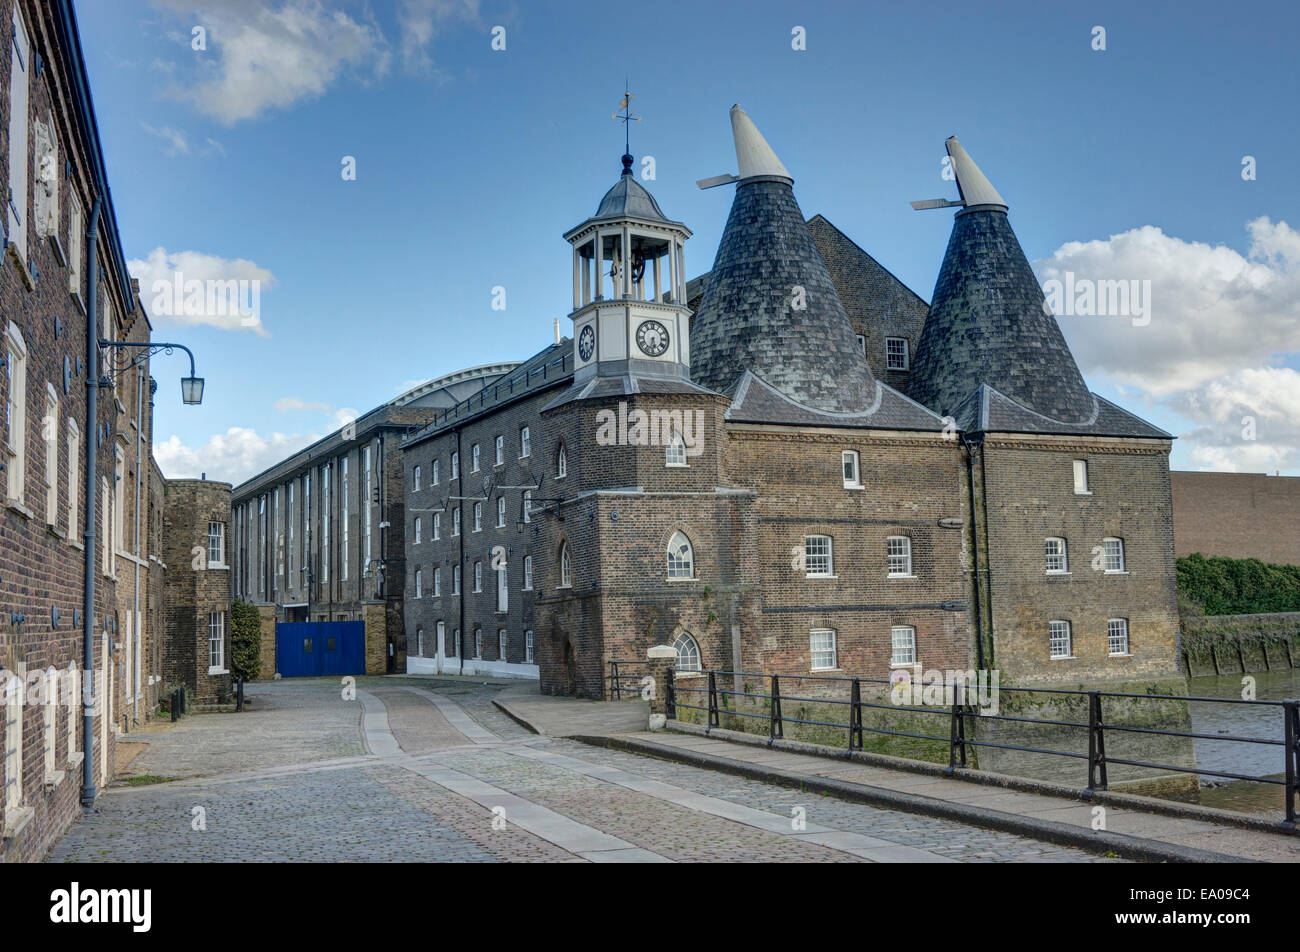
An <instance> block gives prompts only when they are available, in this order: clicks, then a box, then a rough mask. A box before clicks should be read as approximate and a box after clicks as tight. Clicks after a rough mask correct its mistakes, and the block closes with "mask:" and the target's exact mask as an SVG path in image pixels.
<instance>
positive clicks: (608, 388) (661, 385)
mask: <svg viewBox="0 0 1300 952" xmlns="http://www.w3.org/2000/svg"><path fill="white" fill-rule="evenodd" d="M635 393H652V394H664V393H687V394H709V395H710V396H714V395H715V394H713V392H712V391H710V390H707V389H705V388H704V387H700V386H697V385H695V384H693V383H691V382H690V381H689V380H668V379H665V378H663V377H642V376H639V375H637V374H621V375H619V376H617V377H592V378H591V379H589V380H584V381H583V382H582V383H576V384H571V385H570V386H569V387H568V388H567V389H566V390H565V391H564V392H563V393H561V394H560V395H559V396H557V397H556V398H555V399H554V400H552V401H551V402H550V403H548V404H546V406H544V407H542V412H543V413H545V412H546V411H547V410H554V409H555V408H556V407H561V406H564V404H566V403H569V402H571V401H573V400H594V399H597V398H600V397H625V396H629V395H631V394H635Z"/></svg>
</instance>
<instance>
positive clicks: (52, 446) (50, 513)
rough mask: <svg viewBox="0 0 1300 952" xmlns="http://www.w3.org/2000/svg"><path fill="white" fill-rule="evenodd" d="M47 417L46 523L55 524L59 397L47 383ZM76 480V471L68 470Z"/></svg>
mask: <svg viewBox="0 0 1300 952" xmlns="http://www.w3.org/2000/svg"><path fill="white" fill-rule="evenodd" d="M45 386H46V388H47V392H46V394H45V419H43V420H42V421H41V436H42V437H44V439H45V524H46V525H50V526H52V525H54V524H55V523H56V522H58V517H59V398H58V397H57V396H56V395H55V393H54V388H53V387H52V386H50V385H49V384H48V383H47V384H46V385H45ZM68 478H69V479H71V480H73V481H74V482H75V481H76V478H77V476H76V473H73V472H71V471H69V472H68Z"/></svg>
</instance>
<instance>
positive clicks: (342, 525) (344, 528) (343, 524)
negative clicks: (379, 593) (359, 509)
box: [339, 456, 352, 582]
mask: <svg viewBox="0 0 1300 952" xmlns="http://www.w3.org/2000/svg"><path fill="white" fill-rule="evenodd" d="M351 521H352V520H351V519H349V518H348V458H347V457H346V456H345V457H343V518H342V519H340V520H339V534H340V535H341V536H342V537H343V551H342V552H341V553H340V559H341V562H340V571H339V574H340V575H341V576H343V581H345V582H346V581H347V580H348V561H349V558H348V523H349V522H351Z"/></svg>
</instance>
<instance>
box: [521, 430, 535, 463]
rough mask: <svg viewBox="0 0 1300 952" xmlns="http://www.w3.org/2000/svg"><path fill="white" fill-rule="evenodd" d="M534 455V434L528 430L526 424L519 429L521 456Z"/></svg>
mask: <svg viewBox="0 0 1300 952" xmlns="http://www.w3.org/2000/svg"><path fill="white" fill-rule="evenodd" d="M532 455H533V439H532V435H531V434H530V433H529V431H528V427H526V426H525V427H523V428H521V429H520V430H519V458H520V459H523V458H524V457H525V456H532Z"/></svg>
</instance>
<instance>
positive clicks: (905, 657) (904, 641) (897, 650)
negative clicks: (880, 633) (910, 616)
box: [889, 625, 916, 665]
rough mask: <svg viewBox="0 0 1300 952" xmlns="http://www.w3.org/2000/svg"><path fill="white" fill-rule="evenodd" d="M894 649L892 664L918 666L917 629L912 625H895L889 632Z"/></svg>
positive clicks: (890, 661) (891, 655) (890, 659)
mask: <svg viewBox="0 0 1300 952" xmlns="http://www.w3.org/2000/svg"><path fill="white" fill-rule="evenodd" d="M889 643H890V646H891V648H892V650H891V653H890V656H889V663H890V664H908V665H911V664H916V629H915V628H913V627H911V626H910V625H895V626H894V627H893V628H891V629H890V630H889Z"/></svg>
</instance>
